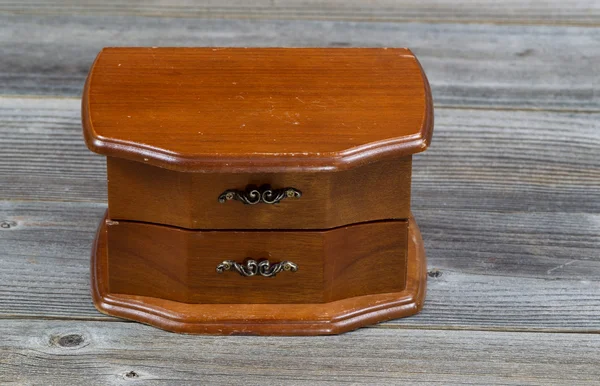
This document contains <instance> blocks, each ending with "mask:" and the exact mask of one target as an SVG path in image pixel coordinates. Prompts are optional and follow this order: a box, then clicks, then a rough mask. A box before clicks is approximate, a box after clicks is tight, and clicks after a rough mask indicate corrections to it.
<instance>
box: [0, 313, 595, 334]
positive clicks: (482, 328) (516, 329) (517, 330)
mask: <svg viewBox="0 0 600 386" xmlns="http://www.w3.org/2000/svg"><path fill="white" fill-rule="evenodd" d="M0 320H30V321H38V320H39V321H73V322H102V323H127V324H137V325H140V326H145V324H143V323H139V322H135V321H131V320H126V319H118V318H108V317H105V318H103V317H101V316H100V317H97V318H94V317H69V316H38V317H36V316H30V315H0ZM363 328H371V329H385V330H428V331H482V332H515V333H536V334H594V335H597V334H600V328H586V329H576V328H571V329H568V328H540V327H532V328H526V327H521V328H519V327H486V326H472V327H470V326H428V325H416V324H406V325H389V324H380V325H373V326H366V327H363Z"/></svg>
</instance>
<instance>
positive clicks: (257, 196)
mask: <svg viewBox="0 0 600 386" xmlns="http://www.w3.org/2000/svg"><path fill="white" fill-rule="evenodd" d="M301 196H302V192H300V191H299V190H298V189H295V188H281V189H271V187H270V186H269V185H263V186H261V187H259V188H257V187H254V186H249V187H247V188H246V190H245V191H242V190H233V189H230V190H226V191H224V192H223V193H221V195H220V196H219V202H220V203H221V204H222V203H224V202H226V201H231V200H237V201H241V202H243V203H244V204H246V205H255V204H258V203H263V204H277V203H278V202H280V201H281V200H283V199H284V198H300V197H301Z"/></svg>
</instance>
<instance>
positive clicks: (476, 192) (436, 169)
mask: <svg viewBox="0 0 600 386" xmlns="http://www.w3.org/2000/svg"><path fill="white" fill-rule="evenodd" d="M0 149H2V157H0V199H4V200H54V201H93V202H106V166H105V160H104V157H102V156H99V155H97V154H94V153H92V152H90V151H89V150H88V149H87V148H86V147H85V144H84V142H83V138H82V135H81V119H80V102H79V100H76V99H44V98H43V99H36V98H0ZM413 169H414V171H413V208H414V209H415V211H416V212H417V213H418V211H419V210H420V209H430V210H431V209H439V210H446V209H453V210H454V209H456V210H463V211H466V210H476V211H486V212H494V211H503V212H506V211H509V212H513V211H530V212H533V211H540V212H587V213H591V214H598V213H600V114H592V113H588V114H575V113H566V112H561V113H558V112H544V111H503V110H501V111H490V110H479V109H475V110H472V109H438V110H437V111H436V123H435V131H434V139H433V144H432V146H431V148H430V149H429V150H428V151H427V152H425V153H423V154H419V155H417V156H416V157H415V162H414V168H413Z"/></svg>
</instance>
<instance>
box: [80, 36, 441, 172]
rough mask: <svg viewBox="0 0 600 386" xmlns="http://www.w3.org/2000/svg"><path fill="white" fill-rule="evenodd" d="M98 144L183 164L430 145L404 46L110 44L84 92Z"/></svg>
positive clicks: (86, 122)
mask: <svg viewBox="0 0 600 386" xmlns="http://www.w3.org/2000/svg"><path fill="white" fill-rule="evenodd" d="M82 119H83V126H84V136H85V138H86V142H87V144H88V147H89V148H90V149H91V150H93V151H95V152H98V153H101V154H104V155H108V156H116V157H122V158H127V159H132V160H135V161H139V162H146V163H149V164H151V165H155V166H160V167H165V168H169V169H174V170H180V171H221V172H223V171H232V172H240V171H253V172H257V171H281V170H288V171H290V170H294V169H296V170H305V171H306V170H315V171H316V170H336V169H345V168H347V167H350V166H354V165H356V164H362V163H367V162H371V161H373V160H375V159H380V158H386V157H397V156H403V155H409V154H412V153H415V152H419V151H422V150H424V149H425V148H426V147H427V146H428V145H429V142H430V140H431V134H432V129H433V111H432V102H431V95H430V91H429V85H428V83H427V79H426V77H425V75H424V74H423V72H422V69H421V66H420V65H419V63H418V61H417V60H416V58H415V57H414V55H413V54H412V53H411V52H410V51H409V50H408V49H400V48H397V49H396V48H394V49H383V48H348V49H346V48H343V49H341V48H333V49H329V48H327V49H325V48H301V49H292V48H248V49H246V48H105V49H104V50H102V52H101V53H100V54H99V55H98V57H97V59H96V62H95V63H94V66H93V68H92V69H91V71H90V75H89V76H88V80H87V82H86V87H85V90H84V95H83V101H82Z"/></svg>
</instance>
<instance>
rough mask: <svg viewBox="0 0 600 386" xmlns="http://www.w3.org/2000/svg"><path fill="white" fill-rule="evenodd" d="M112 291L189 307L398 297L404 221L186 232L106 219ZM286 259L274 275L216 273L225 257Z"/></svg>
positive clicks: (403, 268)
mask: <svg viewBox="0 0 600 386" xmlns="http://www.w3.org/2000/svg"><path fill="white" fill-rule="evenodd" d="M107 232H108V251H109V257H108V269H109V272H110V278H109V291H110V292H111V293H121V294H129V295H143V296H149V297H156V298H162V299H168V300H175V301H178V302H184V303H248V304H251V303H263V304H267V303H275V304H281V303H325V302H331V301H335V300H340V299H344V298H349V297H354V296H363V295H369V294H378V293H386V292H399V291H402V290H403V289H404V286H405V282H406V250H407V222H406V221H391V222H376V223H367V224H358V225H351V226H345V227H341V228H336V229H332V230H327V231H279V232H275V231H271V232H265V231H189V230H183V229H180V228H173V227H165V226H158V225H151V224H142V223H135V222H126V221H119V222H116V221H108V222H107ZM247 258H251V259H254V260H256V261H260V260H264V259H268V260H269V261H270V262H271V263H277V262H280V261H283V260H288V261H292V262H294V263H296V264H297V265H298V271H297V272H280V273H278V274H277V275H276V276H275V277H262V276H253V277H242V276H241V275H239V274H238V273H237V272H224V273H221V274H219V273H217V272H216V270H215V268H216V267H217V265H219V263H221V262H222V261H224V260H234V261H236V262H239V263H242V262H243V261H244V260H246V259H247Z"/></svg>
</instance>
